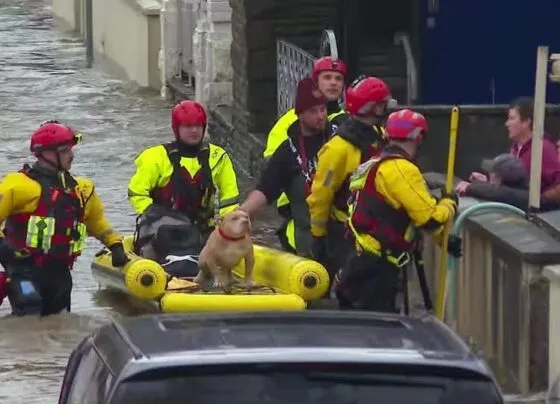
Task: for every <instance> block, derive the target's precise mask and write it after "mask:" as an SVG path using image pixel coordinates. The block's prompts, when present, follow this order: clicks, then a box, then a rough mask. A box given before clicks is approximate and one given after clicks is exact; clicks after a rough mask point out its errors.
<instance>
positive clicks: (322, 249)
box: [311, 236, 327, 264]
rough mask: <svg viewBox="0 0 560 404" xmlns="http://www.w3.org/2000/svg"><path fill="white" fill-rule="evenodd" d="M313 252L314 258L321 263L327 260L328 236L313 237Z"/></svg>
mask: <svg viewBox="0 0 560 404" xmlns="http://www.w3.org/2000/svg"><path fill="white" fill-rule="evenodd" d="M311 254H313V259H314V260H315V261H317V262H319V263H321V264H323V263H324V262H325V259H326V257H327V238H326V237H324V236H323V237H313V244H312V245H311Z"/></svg>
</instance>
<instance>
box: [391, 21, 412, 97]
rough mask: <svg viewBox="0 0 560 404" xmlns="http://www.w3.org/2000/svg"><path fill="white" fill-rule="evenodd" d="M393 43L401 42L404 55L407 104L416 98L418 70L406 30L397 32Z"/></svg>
mask: <svg viewBox="0 0 560 404" xmlns="http://www.w3.org/2000/svg"><path fill="white" fill-rule="evenodd" d="M394 43H395V45H397V46H398V45H399V44H401V43H402V46H403V50H404V55H405V57H406V87H407V89H406V90H407V91H406V99H407V104H408V105H411V104H412V103H413V102H414V101H416V99H417V98H418V71H417V69H416V62H415V61H414V54H413V53H412V46H411V45H410V37H409V36H408V34H407V33H406V32H397V33H396V34H395V37H394Z"/></svg>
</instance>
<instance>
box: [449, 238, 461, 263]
mask: <svg viewBox="0 0 560 404" xmlns="http://www.w3.org/2000/svg"><path fill="white" fill-rule="evenodd" d="M462 244H463V240H462V239H461V237H459V236H455V235H453V234H450V235H449V239H448V241H447V252H449V254H451V255H452V256H454V257H455V258H461V257H462V255H463V248H462Z"/></svg>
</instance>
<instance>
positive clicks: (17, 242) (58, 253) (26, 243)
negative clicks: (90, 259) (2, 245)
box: [0, 166, 122, 269]
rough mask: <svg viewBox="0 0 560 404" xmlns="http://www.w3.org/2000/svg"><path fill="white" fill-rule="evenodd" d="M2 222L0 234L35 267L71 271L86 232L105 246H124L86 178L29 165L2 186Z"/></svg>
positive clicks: (80, 250)
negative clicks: (26, 254) (24, 252)
mask: <svg viewBox="0 0 560 404" xmlns="http://www.w3.org/2000/svg"><path fill="white" fill-rule="evenodd" d="M0 221H2V222H4V221H5V228H4V231H3V234H0V235H1V236H3V237H5V238H6V240H7V241H8V243H9V244H10V245H12V246H14V247H16V248H18V249H22V250H23V249H25V250H27V251H28V252H30V253H31V255H32V257H33V260H34V264H35V265H36V266H37V267H41V266H45V265H47V264H49V263H50V262H53V263H56V264H58V265H60V264H63V265H66V266H68V268H69V269H71V268H72V266H73V264H74V261H75V260H76V258H77V257H78V256H79V255H80V254H81V252H82V249H83V246H84V241H85V238H86V236H87V234H90V235H92V236H93V237H95V238H97V239H98V240H99V241H101V242H102V243H103V244H104V245H106V246H107V247H110V246H112V245H113V244H116V243H121V242H122V237H121V235H120V234H119V233H117V232H116V231H114V230H113V228H112V227H111V225H110V224H109V222H108V221H107V219H106V217H105V214H104V211H103V204H102V202H101V199H100V198H99V196H98V195H97V193H96V192H95V188H94V186H93V183H92V182H91V181H90V180H88V179H85V178H79V177H72V176H71V175H70V174H68V173H64V174H63V173H59V174H58V178H57V173H54V172H53V173H50V174H49V175H45V171H44V169H37V168H33V167H28V166H25V167H24V168H23V170H21V171H19V172H17V173H10V174H7V175H6V177H5V178H4V180H3V181H2V183H0Z"/></svg>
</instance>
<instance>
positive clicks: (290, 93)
mask: <svg viewBox="0 0 560 404" xmlns="http://www.w3.org/2000/svg"><path fill="white" fill-rule="evenodd" d="M314 61H315V56H313V55H312V54H310V53H309V52H306V51H305V50H303V49H301V48H299V47H297V46H296V45H294V44H291V43H289V42H286V41H284V40H281V39H279V40H277V41H276V63H277V67H276V79H277V94H278V97H277V103H278V116H281V115H282V114H284V113H285V112H286V111H287V110H289V109H290V108H292V106H293V103H294V98H295V95H296V88H297V83H298V81H299V80H301V79H302V78H304V77H306V76H308V75H309V74H310V72H311V68H312V67H313V62H314Z"/></svg>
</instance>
